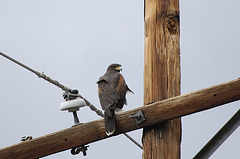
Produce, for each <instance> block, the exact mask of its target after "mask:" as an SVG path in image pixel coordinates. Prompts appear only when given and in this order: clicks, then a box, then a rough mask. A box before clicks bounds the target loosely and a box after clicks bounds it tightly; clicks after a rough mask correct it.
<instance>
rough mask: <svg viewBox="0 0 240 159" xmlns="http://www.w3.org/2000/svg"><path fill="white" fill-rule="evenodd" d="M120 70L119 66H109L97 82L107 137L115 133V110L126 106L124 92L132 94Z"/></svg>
mask: <svg viewBox="0 0 240 159" xmlns="http://www.w3.org/2000/svg"><path fill="white" fill-rule="evenodd" d="M121 70H122V67H121V65H120V64H111V65H110V66H108V68H107V72H106V73H105V74H104V75H103V76H102V77H100V78H99V80H98V82H97V84H98V96H99V100H100V104H101V106H102V109H103V110H104V119H105V131H106V134H107V135H108V136H110V135H112V134H113V133H114V131H115V127H116V126H115V109H116V108H119V109H122V108H123V105H124V104H127V100H126V98H125V96H126V92H127V91H130V92H132V91H131V90H130V89H129V88H128V86H127V84H126V83H125V80H124V78H123V76H122V75H121V73H120V71H121ZM132 93H133V92H132Z"/></svg>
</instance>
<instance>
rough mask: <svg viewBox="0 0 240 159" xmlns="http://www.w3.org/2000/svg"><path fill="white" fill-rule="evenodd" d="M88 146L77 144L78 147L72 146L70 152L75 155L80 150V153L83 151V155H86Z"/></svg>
mask: <svg viewBox="0 0 240 159" xmlns="http://www.w3.org/2000/svg"><path fill="white" fill-rule="evenodd" d="M88 147H89V146H85V145H82V146H79V147H74V148H72V150H71V154H72V155H77V154H79V153H80V152H82V153H83V156H86V155H87V150H88Z"/></svg>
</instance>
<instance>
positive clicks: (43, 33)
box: [0, 0, 240, 159]
mask: <svg viewBox="0 0 240 159" xmlns="http://www.w3.org/2000/svg"><path fill="white" fill-rule="evenodd" d="M239 10H240V2H239V1H237V0H229V1H224V0H210V1H209V0H208V1H207V0H195V1H191V0H184V1H181V2H180V16H181V17H180V18H181V19H180V22H181V72H182V85H181V87H182V94H185V93H188V92H192V91H195V90H199V89H202V88H206V87H209V86H212V85H216V84H220V83H223V82H227V81H230V80H233V79H237V78H238V77H239V76H240V75H239V68H240V63H239V58H240V54H239V52H240V48H239V44H238V42H239V36H240V30H239V28H240V22H239V19H240V14H239ZM0 35H1V36H0V51H1V52H4V53H6V54H8V55H9V56H12V57H14V58H16V59H18V60H19V61H21V62H23V63H25V64H26V65H28V66H30V67H32V68H34V69H36V70H37V71H44V73H45V74H46V75H49V76H50V77H52V78H53V79H57V80H58V81H59V82H61V83H63V84H65V85H67V86H69V87H70V88H77V89H78V90H79V92H80V94H81V95H83V96H84V97H86V98H87V99H88V100H90V101H91V102H92V103H93V104H94V105H95V106H97V107H98V108H99V109H100V105H99V101H98V96H97V85H96V81H97V80H98V78H99V77H100V76H101V75H103V74H104V73H105V71H106V68H107V66H108V65H109V64H111V63H114V62H117V63H121V64H122V66H123V72H122V74H123V75H124V77H125V79H126V81H127V84H128V85H129V87H130V88H131V89H132V90H133V91H134V92H135V94H134V95H132V94H128V95H127V99H128V105H127V106H125V108H124V110H130V109H133V108H136V107H139V106H142V103H143V62H144V61H143V60H144V20H143V1H140V0H130V1H129V0H122V1H111V0H101V1H100V0H88V1H80V0H71V1H62V0H47V1H46V0H45V1H44V0H35V1H31V0H22V1H16V0H15V1H14V0H8V1H4V0H0ZM0 73H1V78H0V82H1V84H0V88H1V90H2V91H1V92H0V97H1V106H0V125H1V127H2V129H1V133H0V136H1V137H0V140H1V142H0V148H3V147H6V146H10V145H13V144H16V143H19V142H20V139H21V137H22V136H28V135H31V136H33V137H40V136H43V135H46V134H49V133H52V132H56V131H59V130H62V129H65V128H69V127H71V126H72V124H73V118H72V114H70V113H67V112H62V111H60V109H59V105H60V103H61V102H62V101H63V99H62V91H61V90H60V89H58V88H57V87H55V86H53V85H51V84H49V83H48V82H46V81H43V80H42V79H39V78H37V77H36V76H35V75H34V74H32V73H30V72H28V71H26V70H25V69H23V68H20V67H19V66H17V65H15V64H13V63H12V62H10V61H8V60H6V59H5V58H3V57H0ZM239 105H240V103H239V102H234V103H230V104H227V105H224V106H222V107H218V108H214V109H212V110H208V111H204V112H201V113H196V114H193V115H189V116H186V117H183V118H182V128H183V134H182V152H181V153H182V158H183V159H188V158H192V157H193V156H194V155H195V154H196V153H197V152H198V151H199V150H200V149H201V148H202V146H203V145H205V144H206V142H207V141H208V140H209V139H210V138H211V137H212V136H213V135H214V134H215V133H216V132H217V131H218V130H219V129H220V128H221V127H222V126H223V125H224V124H225V123H226V121H227V120H228V119H229V118H230V117H231V116H232V115H233V114H234V113H235V112H236V111H237V110H238V109H239V107H240V106H239ZM78 115H79V118H80V120H81V122H84V123H85V122H89V121H93V120H96V119H99V117H98V116H97V115H95V113H94V112H92V111H90V110H89V109H88V108H87V107H86V108H82V109H81V110H80V112H78ZM129 134H130V135H131V136H132V137H134V138H135V139H136V140H137V141H138V142H140V143H141V136H142V130H137V131H133V132H130V133H129ZM239 134H240V130H239V129H238V130H236V131H235V132H234V133H233V134H232V136H230V138H229V139H228V140H227V141H226V142H225V143H224V144H223V145H222V146H221V147H220V148H219V149H218V150H217V151H216V152H215V154H213V156H212V157H211V158H212V159H219V158H231V159H236V158H238V157H237V156H240V151H239V140H240V135H239ZM89 145H90V147H89V150H88V152H87V154H88V155H87V157H85V158H88V159H96V158H103V157H104V156H105V158H115V159H122V158H129V159H130V158H141V157H142V151H141V150H140V149H139V148H138V147H137V146H135V145H134V144H132V143H131V142H130V141H129V140H128V139H126V138H125V137H124V136H123V135H119V136H116V137H112V138H109V139H105V140H101V141H98V142H95V143H91V144H89ZM103 152H104V153H103ZM79 157H80V158H83V157H82V154H80V155H77V156H72V155H71V154H70V151H69V150H67V151H64V152H61V153H57V154H54V155H50V156H47V157H45V158H49V159H58V158H79Z"/></svg>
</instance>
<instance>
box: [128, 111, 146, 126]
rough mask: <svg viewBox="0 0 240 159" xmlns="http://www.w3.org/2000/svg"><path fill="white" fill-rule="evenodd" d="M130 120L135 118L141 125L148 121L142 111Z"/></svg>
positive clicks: (131, 116)
mask: <svg viewBox="0 0 240 159" xmlns="http://www.w3.org/2000/svg"><path fill="white" fill-rule="evenodd" d="M129 118H135V121H136V124H141V123H142V122H144V121H145V120H146V119H145V117H144V115H143V112H142V110H139V111H137V112H136V113H135V114H134V115H130V116H129Z"/></svg>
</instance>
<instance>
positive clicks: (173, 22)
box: [166, 14, 179, 34]
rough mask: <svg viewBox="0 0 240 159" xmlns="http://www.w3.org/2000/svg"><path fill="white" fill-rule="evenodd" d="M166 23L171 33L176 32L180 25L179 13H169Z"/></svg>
mask: <svg viewBox="0 0 240 159" xmlns="http://www.w3.org/2000/svg"><path fill="white" fill-rule="evenodd" d="M166 25H167V28H168V31H169V33H170V34H176V33H177V32H178V26H179V15H173V14H169V15H168V16H167V23H166Z"/></svg>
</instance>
